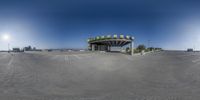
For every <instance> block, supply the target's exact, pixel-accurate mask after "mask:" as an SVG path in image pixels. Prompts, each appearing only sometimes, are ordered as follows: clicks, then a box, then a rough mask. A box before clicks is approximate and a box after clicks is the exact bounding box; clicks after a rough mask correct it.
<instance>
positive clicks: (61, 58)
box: [0, 51, 200, 100]
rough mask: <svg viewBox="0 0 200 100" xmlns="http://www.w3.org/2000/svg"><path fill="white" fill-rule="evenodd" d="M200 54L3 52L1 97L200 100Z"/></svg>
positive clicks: (30, 99) (0, 59)
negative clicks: (140, 54)
mask: <svg viewBox="0 0 200 100" xmlns="http://www.w3.org/2000/svg"><path fill="white" fill-rule="evenodd" d="M199 94H200V53H197V52H196V53H188V52H172V51H164V52H157V53H151V54H147V55H143V56H136V55H135V56H129V55H124V54H118V53H98V52H93V53H90V52H84V53H81V52H76V53H70V52H68V53H60V52H57V53H34V52H29V53H13V54H8V53H0V100H199V98H200V95H199Z"/></svg>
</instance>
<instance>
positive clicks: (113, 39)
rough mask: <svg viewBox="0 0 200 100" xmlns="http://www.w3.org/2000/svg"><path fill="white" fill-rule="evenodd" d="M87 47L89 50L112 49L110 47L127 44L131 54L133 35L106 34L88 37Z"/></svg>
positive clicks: (119, 46) (120, 46)
mask: <svg viewBox="0 0 200 100" xmlns="http://www.w3.org/2000/svg"><path fill="white" fill-rule="evenodd" d="M88 45H89V46H88V49H89V50H91V51H112V48H114V47H118V48H122V47H123V46H126V45H129V48H130V50H131V51H132V52H131V54H133V47H134V37H131V36H129V35H107V36H97V37H95V38H89V39H88Z"/></svg>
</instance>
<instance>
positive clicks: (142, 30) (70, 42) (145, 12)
mask: <svg viewBox="0 0 200 100" xmlns="http://www.w3.org/2000/svg"><path fill="white" fill-rule="evenodd" d="M199 5H200V2H199V1H198V0H1V1H0V35H2V34H5V33H8V34H10V36H11V40H10V44H11V47H23V46H27V45H32V46H36V47H37V48H42V49H43V48H87V42H86V40H87V38H88V37H91V36H92V37H94V36H98V35H108V34H127V35H132V36H134V37H135V38H136V40H135V43H136V45H138V44H145V45H147V43H148V40H150V45H151V46H156V47H162V48H164V49H177V50H178V49H181V50H183V49H186V48H193V47H194V48H195V49H199V50H200V45H199V44H200V28H199V27H200V14H199V10H200V7H199ZM0 49H7V42H5V41H3V40H1V42H0Z"/></svg>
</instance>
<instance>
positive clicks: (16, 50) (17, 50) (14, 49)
mask: <svg viewBox="0 0 200 100" xmlns="http://www.w3.org/2000/svg"><path fill="white" fill-rule="evenodd" d="M13 52H21V50H20V48H13Z"/></svg>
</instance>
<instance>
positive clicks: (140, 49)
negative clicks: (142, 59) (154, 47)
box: [137, 44, 146, 52]
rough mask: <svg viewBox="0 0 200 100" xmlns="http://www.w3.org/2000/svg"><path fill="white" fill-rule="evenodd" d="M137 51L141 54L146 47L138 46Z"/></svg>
mask: <svg viewBox="0 0 200 100" xmlns="http://www.w3.org/2000/svg"><path fill="white" fill-rule="evenodd" d="M137 49H138V50H139V52H141V51H142V50H145V49H146V47H145V45H143V44H141V45H138V47H137Z"/></svg>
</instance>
